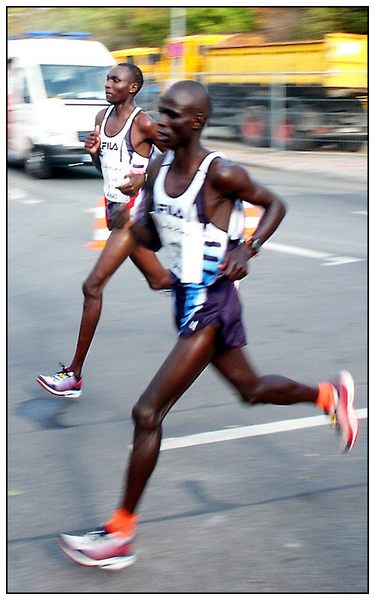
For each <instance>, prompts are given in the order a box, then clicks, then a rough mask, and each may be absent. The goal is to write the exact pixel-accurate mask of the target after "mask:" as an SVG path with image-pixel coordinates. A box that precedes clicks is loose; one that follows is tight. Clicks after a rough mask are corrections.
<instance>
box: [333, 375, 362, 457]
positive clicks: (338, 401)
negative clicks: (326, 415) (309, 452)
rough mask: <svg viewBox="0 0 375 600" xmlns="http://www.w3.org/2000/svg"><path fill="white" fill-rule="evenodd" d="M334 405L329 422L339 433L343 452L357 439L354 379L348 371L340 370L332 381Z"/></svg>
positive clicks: (357, 423) (349, 449)
mask: <svg viewBox="0 0 375 600" xmlns="http://www.w3.org/2000/svg"><path fill="white" fill-rule="evenodd" d="M332 384H333V386H334V389H335V392H336V394H335V405H334V407H333V409H332V411H331V412H330V418H331V423H332V425H333V426H334V427H336V429H337V431H338V432H339V433H340V435H341V440H342V450H343V452H350V451H351V450H352V449H353V448H354V446H355V443H356V441H357V437H358V429H359V419H358V416H357V413H356V409H355V406H354V380H353V377H352V376H351V374H350V373H349V372H348V371H341V372H340V373H339V375H338V376H337V378H336V379H335V380H334V381H333V382H332Z"/></svg>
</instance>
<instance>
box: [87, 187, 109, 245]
mask: <svg viewBox="0 0 375 600" xmlns="http://www.w3.org/2000/svg"><path fill="white" fill-rule="evenodd" d="M109 234H110V232H109V230H108V228H107V221H106V218H105V200H104V196H100V198H98V201H97V203H96V209H95V219H94V234H93V239H92V240H91V241H90V242H88V243H87V244H86V247H87V248H92V249H93V250H102V249H103V248H104V246H105V244H106V241H107V239H108V238H109Z"/></svg>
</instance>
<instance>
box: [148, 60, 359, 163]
mask: <svg viewBox="0 0 375 600" xmlns="http://www.w3.org/2000/svg"><path fill="white" fill-rule="evenodd" d="M355 75H357V76H359V75H360V76H361V77H360V78H361V79H364V80H365V79H366V77H365V76H366V74H365V73H363V72H361V73H359V72H355V71H352V72H350V73H348V72H345V73H340V72H336V71H335V72H334V71H332V72H324V73H323V72H294V73H290V72H289V73H281V72H280V73H255V72H250V71H249V72H246V73H236V74H235V75H234V74H233V73H215V74H212V73H196V74H193V76H191V75H190V76H189V77H188V78H189V79H194V80H197V81H201V82H202V83H203V84H204V85H206V87H207V88H208V91H209V94H210V98H211V102H212V114H211V117H210V120H209V123H208V126H207V128H206V133H205V135H206V136H207V137H222V138H227V139H235V140H241V141H243V142H244V143H246V144H249V145H251V146H264V147H271V148H275V149H283V150H312V149H317V148H319V147H322V146H326V145H327V144H335V145H336V146H337V147H338V148H339V149H340V150H346V151H356V150H359V149H360V148H361V147H362V146H363V143H364V142H366V141H367V134H368V115H367V91H366V89H365V88H354V87H351V88H348V87H338V86H337V85H336V86H333V85H331V83H332V82H334V81H336V82H340V81H342V82H345V80H346V81H347V82H352V81H355V77H354V76H355ZM357 79H359V77H357ZM308 82H312V83H308ZM169 83H170V81H168V77H167V76H159V77H152V76H148V77H147V78H145V85H144V88H143V89H142V90H141V92H140V94H139V96H138V97H137V100H138V102H139V104H140V105H141V106H143V107H144V108H145V109H146V110H147V111H149V112H150V113H151V114H153V115H156V114H157V105H158V98H159V96H160V94H161V93H162V91H163V89H165V87H167V86H168V84H169Z"/></svg>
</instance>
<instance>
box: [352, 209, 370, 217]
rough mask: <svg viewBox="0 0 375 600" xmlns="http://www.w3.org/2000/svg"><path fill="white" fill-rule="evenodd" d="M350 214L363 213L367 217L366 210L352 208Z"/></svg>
mask: <svg viewBox="0 0 375 600" xmlns="http://www.w3.org/2000/svg"><path fill="white" fill-rule="evenodd" d="M350 214H352V215H364V216H365V217H367V210H352V211H351V213H350Z"/></svg>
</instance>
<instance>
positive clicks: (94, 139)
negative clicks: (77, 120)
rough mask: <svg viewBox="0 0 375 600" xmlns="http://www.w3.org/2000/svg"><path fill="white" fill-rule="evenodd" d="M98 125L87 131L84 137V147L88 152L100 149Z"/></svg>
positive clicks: (94, 152) (95, 151)
mask: <svg viewBox="0 0 375 600" xmlns="http://www.w3.org/2000/svg"><path fill="white" fill-rule="evenodd" d="M99 131H100V128H99V125H96V126H95V131H92V132H91V133H88V134H87V136H86V139H85V148H86V150H87V152H89V153H90V154H96V153H97V152H98V151H99V149H100V136H99Z"/></svg>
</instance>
